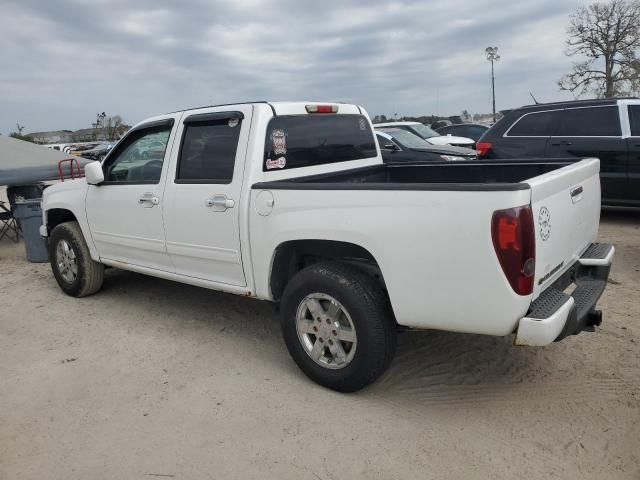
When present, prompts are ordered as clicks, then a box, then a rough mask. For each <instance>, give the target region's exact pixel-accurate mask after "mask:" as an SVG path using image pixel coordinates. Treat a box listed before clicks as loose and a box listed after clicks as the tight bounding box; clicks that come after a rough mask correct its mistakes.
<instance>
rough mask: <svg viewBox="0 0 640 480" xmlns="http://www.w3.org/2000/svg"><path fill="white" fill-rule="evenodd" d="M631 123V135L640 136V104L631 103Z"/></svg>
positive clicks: (629, 107)
mask: <svg viewBox="0 0 640 480" xmlns="http://www.w3.org/2000/svg"><path fill="white" fill-rule="evenodd" d="M627 108H628V109H629V124H630V126H631V136H632V137H640V105H629V106H628V107H627Z"/></svg>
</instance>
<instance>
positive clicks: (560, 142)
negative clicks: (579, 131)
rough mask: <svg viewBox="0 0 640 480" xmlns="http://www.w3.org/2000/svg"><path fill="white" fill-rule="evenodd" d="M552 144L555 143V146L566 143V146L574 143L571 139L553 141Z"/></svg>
mask: <svg viewBox="0 0 640 480" xmlns="http://www.w3.org/2000/svg"><path fill="white" fill-rule="evenodd" d="M551 145H555V146H558V145H566V146H569V145H573V143H571V142H570V141H569V140H561V141H559V142H551Z"/></svg>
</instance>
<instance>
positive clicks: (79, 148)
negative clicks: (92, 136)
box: [69, 142, 100, 157]
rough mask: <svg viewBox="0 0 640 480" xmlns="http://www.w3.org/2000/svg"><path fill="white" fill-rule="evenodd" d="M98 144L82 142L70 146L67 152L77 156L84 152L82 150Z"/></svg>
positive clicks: (92, 147)
mask: <svg viewBox="0 0 640 480" xmlns="http://www.w3.org/2000/svg"><path fill="white" fill-rule="evenodd" d="M98 145H100V144H99V143H98V142H92V143H83V144H79V145H75V146H74V147H72V148H71V150H70V151H69V153H70V154H71V155H76V156H78V157H81V156H82V155H83V154H84V152H86V151H88V150H91V149H94V148H96V147H97V146H98Z"/></svg>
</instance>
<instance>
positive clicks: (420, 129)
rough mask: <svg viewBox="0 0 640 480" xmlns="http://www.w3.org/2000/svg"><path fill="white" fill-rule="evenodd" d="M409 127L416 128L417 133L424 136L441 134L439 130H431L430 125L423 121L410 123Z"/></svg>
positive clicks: (429, 136)
mask: <svg viewBox="0 0 640 480" xmlns="http://www.w3.org/2000/svg"><path fill="white" fill-rule="evenodd" d="M409 128H411V129H412V130H415V131H416V133H417V134H418V135H420V136H421V137H422V138H431V137H439V136H440V134H439V133H438V132H436V131H435V130H431V129H430V128H429V127H427V126H426V125H423V124H421V123H419V124H417V125H409Z"/></svg>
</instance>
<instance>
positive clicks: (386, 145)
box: [382, 143, 400, 152]
mask: <svg viewBox="0 0 640 480" xmlns="http://www.w3.org/2000/svg"><path fill="white" fill-rule="evenodd" d="M382 149H383V150H390V151H392V152H397V151H398V150H400V149H399V148H398V146H397V145H396V144H395V143H383V144H382Z"/></svg>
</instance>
